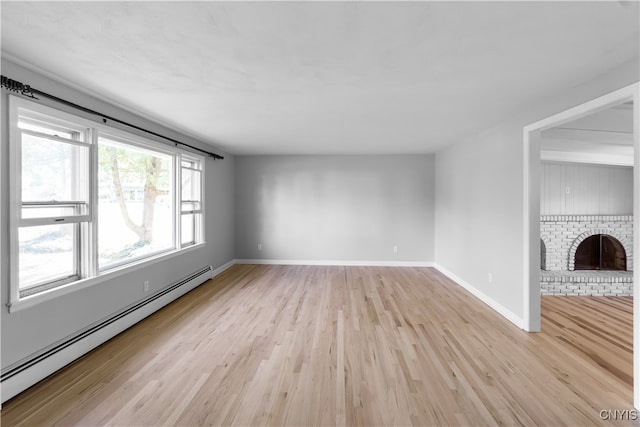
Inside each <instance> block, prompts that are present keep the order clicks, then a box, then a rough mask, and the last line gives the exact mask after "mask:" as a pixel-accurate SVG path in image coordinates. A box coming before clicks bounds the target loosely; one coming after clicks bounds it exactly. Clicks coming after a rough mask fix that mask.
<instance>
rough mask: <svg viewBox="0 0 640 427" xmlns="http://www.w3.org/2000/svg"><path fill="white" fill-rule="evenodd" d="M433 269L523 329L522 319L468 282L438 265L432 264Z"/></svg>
mask: <svg viewBox="0 0 640 427" xmlns="http://www.w3.org/2000/svg"><path fill="white" fill-rule="evenodd" d="M434 267H435V268H436V270H438V271H439V272H440V273H442V274H444V275H445V276H447V277H448V278H449V279H451V280H453V281H454V282H456V283H457V284H458V285H460V286H461V287H463V288H464V289H466V290H467V291H469V292H470V293H471V294H472V295H473V296H475V297H476V298H478V299H479V300H480V301H482V302H483V303H485V304H487V305H488V306H489V307H491V308H492V309H493V310H495V311H497V312H498V314H500V315H501V316H502V317H504V318H505V319H507V320H508V321H510V322H511V323H513V324H514V325H516V326H517V327H519V328H520V329H524V324H525V323H524V319H523V318H522V317H520V316H518V315H517V314H515V313H514V312H512V311H511V310H509V309H508V308H506V307H505V306H503V305H502V304H500V303H499V302H497V301H496V300H494V299H493V298H491V297H490V296H488V295H487V294H485V293H484V292H482V291H480V290H479V289H478V288H476V287H475V286H473V285H471V284H470V283H469V282H467V281H465V280H463V279H462V278H460V277H458V276H457V275H456V274H454V273H452V272H451V271H449V270H447V269H446V268H445V267H443V266H441V265H440V264H438V263H434Z"/></svg>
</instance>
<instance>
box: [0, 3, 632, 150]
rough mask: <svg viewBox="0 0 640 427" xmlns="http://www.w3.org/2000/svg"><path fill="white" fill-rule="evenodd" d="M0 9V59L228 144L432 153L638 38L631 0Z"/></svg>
mask: <svg viewBox="0 0 640 427" xmlns="http://www.w3.org/2000/svg"><path fill="white" fill-rule="evenodd" d="M0 7H1V18H2V54H3V55H5V56H6V57H7V58H9V59H13V60H14V61H16V62H19V63H22V64H24V63H26V64H32V65H33V66H36V67H39V68H40V69H43V70H46V71H47V72H48V73H51V74H52V75H55V76H58V77H61V78H64V79H66V80H67V81H71V82H74V83H75V84H77V86H78V87H80V88H85V89H88V90H90V91H93V92H95V93H98V94H100V95H101V96H103V97H105V98H107V99H110V100H112V101H115V102H117V103H118V104H120V105H124V106H126V107H127V108H129V109H130V110H132V111H136V112H141V113H143V114H144V115H146V116H150V117H153V118H155V119H157V120H159V121H161V122H163V123H166V124H168V125H169V126H171V127H173V128H176V129H179V130H182V131H184V132H185V133H188V134H189V135H192V136H195V137H197V138H199V139H201V140H203V141H205V142H208V143H210V144H212V145H214V146H217V147H220V148H222V149H224V150H226V151H228V152H231V153H236V154H249V153H253V154H280V153H289V154H298V153H300V154H302V153H317V154H320V153H334V154H340V153H354V154H355V153H428V152H434V151H436V150H438V149H440V148H442V147H443V146H445V145H446V144H447V143H450V142H452V141H455V140H457V139H459V138H461V137H464V136H466V135H469V134H471V133H473V132H475V131H478V130H480V129H482V128H485V127H488V126H490V125H492V124H494V123H496V122H497V121H499V120H500V118H502V117H504V116H507V115H509V114H511V112H512V111H513V110H514V109H516V108H518V107H521V106H523V105H526V104H529V103H531V102H535V101H537V100H539V99H540V98H542V97H545V96H550V95H552V94H554V93H557V92H558V91H564V90H567V89H568V88H570V87H573V86H575V85H578V84H580V83H581V82H585V81H588V80H590V79H593V78H595V77H596V76H598V75H600V74H603V73H605V72H607V71H608V70H610V69H613V68H615V67H617V66H619V65H621V64H623V63H625V62H627V61H630V60H633V59H634V58H637V57H638V50H639V33H638V27H639V24H638V19H639V18H638V16H639V14H638V3H637V2H591V1H589V2H257V3H249V2H122V3H121V2H34V3H27V2H7V1H2V2H0ZM9 77H11V78H15V79H16V80H20V78H19V77H20V76H9ZM24 83H26V84H28V83H29V82H24Z"/></svg>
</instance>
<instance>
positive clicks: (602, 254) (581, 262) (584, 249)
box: [574, 234, 627, 271]
mask: <svg viewBox="0 0 640 427" xmlns="http://www.w3.org/2000/svg"><path fill="white" fill-rule="evenodd" d="M574 260H575V267H574V268H575V269H576V270H614V271H626V270H627V253H626V251H625V250H624V246H623V245H622V243H620V241H619V240H618V239H616V238H615V237H613V236H610V235H608V234H594V235H592V236H589V237H587V238H586V239H584V240H583V241H582V242H581V243H580V244H579V245H578V248H577V249H576V254H575V258H574Z"/></svg>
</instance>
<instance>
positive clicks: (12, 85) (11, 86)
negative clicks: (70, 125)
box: [1, 76, 224, 160]
mask: <svg viewBox="0 0 640 427" xmlns="http://www.w3.org/2000/svg"><path fill="white" fill-rule="evenodd" d="M1 78H2V84H1V87H3V88H6V89H7V90H10V91H11V92H16V93H19V94H20V95H24V96H26V97H29V98H33V99H38V98H37V97H36V96H35V95H40V96H43V97H45V98H49V99H52V100H54V101H56V102H59V103H61V104H64V105H68V106H69V107H73V108H75V109H77V110H81V111H84V112H85V113H89V114H93V115H96V116H100V117H101V118H102V122H103V123H107V120H111V121H112V122H116V123H120V124H121V125H125V126H129V127H131V128H134V129H137V130H139V131H142V132H146V133H148V134H151V135H154V136H157V137H160V138H163V139H166V140H168V141H171V142H173V143H174V144H175V145H176V146H178V145H182V146H184V147H189V148H191V149H193V150H196V151H200V152H201V153H205V154H208V155H209V156H211V157H213V158H214V160H216V159H220V160H222V159H224V157H223V156H221V155H219V154H216V153H212V152H210V151H206V150H203V149H201V148H198V147H194V146H193V145H189V144H185V143H184V142H180V141H178V140H176V139H173V138H169V137H168V136H164V135H161V134H159V133H156V132H153V131H151V130H148V129H145V128H142V127H140V126H136V125H134V124H132V123H128V122H125V121H124V120H120V119H116V118H115V117H111V116H107V115H106V114H102V113H99V112H98V111H95V110H92V109H90V108H86V107H83V106H82V105H78V104H74V103H73V102H71V101H67V100H65V99H62V98H58V97H57V96H55V95H51V94H49V93H46V92H43V91H41V90H38V89H34V88H32V87H31V86H29V85H25V84H23V83H21V82H19V81H16V80H13V79H10V78H8V77H6V76H1Z"/></svg>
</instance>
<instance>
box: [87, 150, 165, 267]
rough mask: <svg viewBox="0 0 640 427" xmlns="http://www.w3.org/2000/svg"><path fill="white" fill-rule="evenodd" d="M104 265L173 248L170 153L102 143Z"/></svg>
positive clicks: (101, 239)
mask: <svg viewBox="0 0 640 427" xmlns="http://www.w3.org/2000/svg"><path fill="white" fill-rule="evenodd" d="M98 144H99V145H98V146H99V149H98V163H99V165H98V198H99V203H98V257H99V259H98V263H99V267H100V268H101V269H103V268H106V267H109V266H112V265H116V264H121V263H124V262H126V261H127V260H133V259H136V258H140V257H144V256H146V255H149V254H152V253H156V252H159V251H163V250H167V249H171V248H173V206H174V205H173V197H172V192H171V188H172V184H171V164H172V156H170V155H166V154H162V153H158V152H154V151H151V150H146V149H142V148H138V147H134V146H129V145H126V144H122V143H119V142H116V141H112V140H110V139H107V138H100V139H99V141H98Z"/></svg>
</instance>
